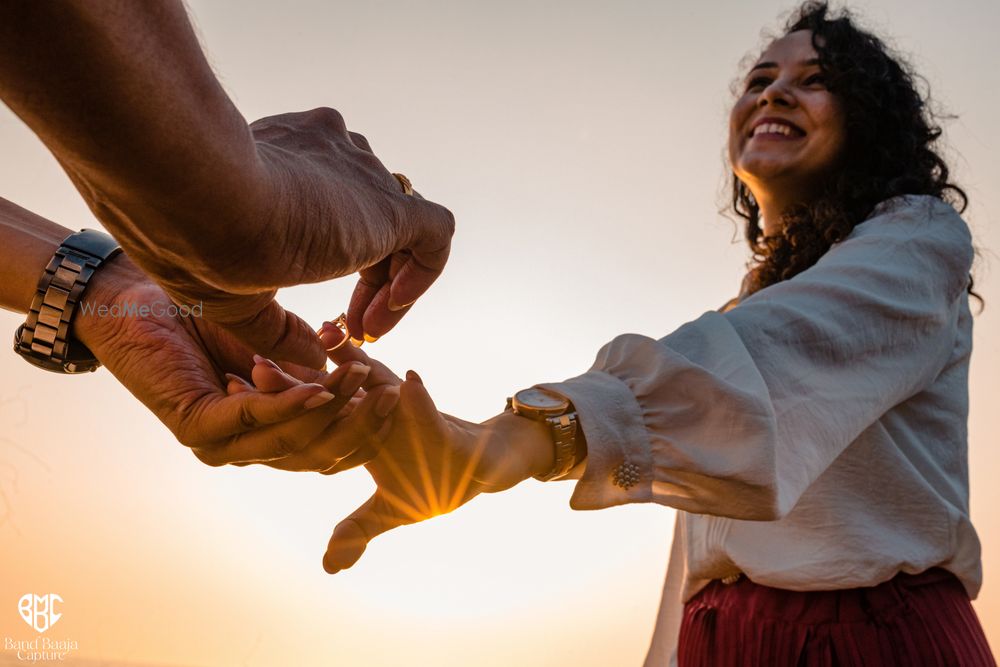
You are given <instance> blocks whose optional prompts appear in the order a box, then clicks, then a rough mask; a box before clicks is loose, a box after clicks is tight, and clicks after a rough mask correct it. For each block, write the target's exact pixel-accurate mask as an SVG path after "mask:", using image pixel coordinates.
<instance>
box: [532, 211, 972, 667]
mask: <svg viewBox="0 0 1000 667" xmlns="http://www.w3.org/2000/svg"><path fill="white" fill-rule="evenodd" d="M972 259H973V249H972V243H971V237H970V234H969V230H968V227H967V226H966V224H965V222H964V221H963V220H962V218H961V217H960V216H959V215H958V213H957V212H956V211H955V210H954V209H953V208H952V207H951V206H950V205H948V204H947V203H945V202H943V201H941V200H940V199H937V198H935V197H930V196H918V195H904V196H900V197H894V198H892V199H889V200H887V201H884V202H882V203H881V204H879V205H878V206H877V207H876V209H875V211H874V212H873V213H872V215H871V217H869V218H868V219H867V220H865V221H864V222H862V223H860V224H858V225H857V226H856V227H855V228H854V230H853V231H852V232H851V234H850V235H849V236H848V237H847V238H846V239H844V240H843V241H841V242H839V243H836V244H834V246H833V247H831V248H830V250H829V251H828V252H827V253H826V254H825V255H823V257H821V258H820V260H819V261H818V262H817V263H816V264H815V265H814V266H812V267H810V268H809V269H807V270H805V271H803V272H801V273H799V274H798V275H796V276H794V277H793V278H791V279H789V280H786V281H783V282H780V283H778V284H775V285H771V286H770V287H767V288H766V289H763V290H760V291H759V292H757V293H755V294H753V295H751V296H749V297H747V298H745V299H743V300H742V301H740V302H739V303H738V304H737V305H736V306H735V307H733V308H731V309H729V310H726V311H725V312H717V311H709V312H706V313H705V314H703V315H702V316H701V317H699V318H698V319H696V320H694V321H692V322H688V323H687V324H685V325H683V326H681V327H680V328H679V329H677V330H676V331H674V332H673V333H671V334H669V335H667V336H666V337H664V338H662V339H660V340H658V341H657V340H654V339H652V338H647V337H646V336H640V335H636V334H625V335H622V336H618V337H617V338H615V339H614V340H612V341H611V342H610V343H608V344H607V345H605V346H604V348H603V349H601V351H600V353H599V354H598V356H597V360H596V362H595V363H594V365H593V367H592V368H591V369H590V371H588V372H586V373H584V374H583V375H580V376H578V377H576V378H572V379H570V380H567V381H565V382H562V383H554V384H545V385H541V386H543V387H547V388H549V389H552V390H555V391H557V392H560V393H562V394H564V395H565V396H567V397H568V398H570V399H571V400H572V401H573V404H574V405H575V406H576V409H577V412H578V415H579V419H580V425H581V427H582V428H583V431H584V433H585V435H586V439H587V448H588V455H587V460H586V461H585V462H584V463H583V464H581V465H578V466H577V469H575V470H574V474H573V475H572V477H574V478H579V481H578V482H577V484H576V487H575V489H574V492H573V496H572V499H571V501H570V504H571V507H573V508H574V509H579V510H585V509H601V508H604V507H611V506H614V505H621V504H624V503H633V502H650V501H652V502H657V503H661V504H663V505H669V506H670V507H674V508H677V509H678V510H682V511H680V512H678V514H677V522H676V526H675V530H674V541H673V547H672V548H671V553H670V564H669V567H668V570H667V577H666V583H665V585H664V590H663V599H662V602H661V606H660V613H659V617H658V619H657V623H656V630H655V632H654V635H653V640H652V645H651V646H650V649H649V654H648V656H647V659H646V666H647V667H654V666H659V665H666V664H669V663H670V662H671V658H672V656H673V654H674V649H675V646H676V642H677V634H678V630H679V627H680V620H681V614H682V611H683V603H684V602H685V601H686V600H688V599H690V598H691V597H692V596H693V595H694V594H695V593H697V592H698V591H699V590H700V589H701V588H702V587H704V586H705V585H706V584H707V583H708V582H709V581H711V580H712V579H721V578H724V577H727V576H729V575H732V574H735V573H738V572H742V573H744V574H745V575H746V576H748V577H749V578H750V580H751V581H754V582H756V583H758V584H764V585H767V586H773V587H778V588H785V589H791V590H829V589H838V588H853V587H859V586H873V585H876V584H879V583H881V582H884V581H887V580H888V579H891V578H892V577H893V576H894V575H895V574H896V573H898V572H907V573H911V574H917V573H920V572H922V571H923V570H925V569H928V568H930V567H934V566H938V567H943V568H945V569H947V570H950V571H951V572H953V573H954V574H955V575H957V576H958V578H959V579H960V580H961V581H962V583H963V584H964V586H965V588H966V590H967V591H968V592H969V595H970V596H971V597H973V598H974V597H975V596H976V594H977V593H978V591H979V587H980V584H981V581H982V571H981V562H980V545H979V539H978V537H977V536H976V532H975V530H974V529H973V527H972V524H971V522H970V520H969V484H968V461H967V423H966V422H967V418H968V406H969V403H968V372H969V358H970V354H971V351H972V316H971V313H970V312H969V303H968V295H967V293H966V287H967V285H968V279H969V278H968V276H969V269H970V267H971V265H972ZM727 305H728V304H727ZM623 464H626V465H627V464H631V465H627V469H631V470H632V471H633V472H635V471H637V472H638V476H637V478H636V479H637V481H635V483H630V482H631V478H630V477H629V475H627V474H626V475H624V476H623V475H622V470H623V468H622V466H623ZM616 473H617V474H616ZM623 477H624V479H623ZM616 481H618V482H619V483H618V484H616V483H615V482H616Z"/></svg>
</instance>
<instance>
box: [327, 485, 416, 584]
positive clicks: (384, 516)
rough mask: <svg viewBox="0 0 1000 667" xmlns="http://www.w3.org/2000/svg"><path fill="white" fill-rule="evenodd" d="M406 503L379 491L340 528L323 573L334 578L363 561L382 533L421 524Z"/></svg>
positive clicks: (340, 525)
mask: <svg viewBox="0 0 1000 667" xmlns="http://www.w3.org/2000/svg"><path fill="white" fill-rule="evenodd" d="M422 518H423V517H420V516H419V515H417V514H414V513H413V512H411V511H410V510H409V508H408V506H407V505H406V503H405V502H402V501H400V500H399V499H398V498H395V497H394V496H392V495H391V494H389V493H387V492H385V491H383V490H382V489H379V490H377V491H376V492H375V493H374V495H372V497H371V498H369V499H368V500H367V501H366V502H365V504H364V505H362V506H361V507H359V508H358V509H357V510H355V511H354V513H353V514H351V515H350V516H349V517H347V518H346V519H344V520H343V521H341V522H340V523H338V524H337V527H336V528H334V529H333V535H332V536H331V537H330V542H329V543H328V544H327V547H326V554H324V556H323V569H324V570H326V571H327V572H329V573H330V574H336V573H337V572H340V571H341V570H345V569H347V568H349V567H351V566H352V565H354V564H355V563H356V562H358V559H359V558H361V555H362V554H363V553H364V552H365V549H366V548H367V547H368V543H369V542H370V541H371V540H373V539H375V538H376V537H378V536H379V535H381V534H382V533H384V532H386V531H388V530H392V529H393V528H398V527H399V526H404V525H407V524H411V523H416V522H417V521H420V520H421V519H422Z"/></svg>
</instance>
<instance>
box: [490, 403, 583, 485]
mask: <svg viewBox="0 0 1000 667" xmlns="http://www.w3.org/2000/svg"><path fill="white" fill-rule="evenodd" d="M507 410H509V411H511V412H513V413H514V414H516V415H519V416H521V417H526V418H528V419H533V420H535V421H538V422H542V423H543V424H545V425H547V426H548V427H549V432H550V433H551V435H552V442H553V445H554V447H555V463H554V465H553V466H552V469H551V470H550V471H549V472H547V473H546V474H544V475H535V479H537V480H539V481H542V482H548V481H552V480H557V479H560V478H562V477H565V476H566V475H567V474H568V473H569V471H570V470H572V469H573V466H575V465H576V464H577V463H578V460H579V459H580V458H581V454H580V450H581V447H580V444H581V441H582V434H581V433H580V427H579V420H578V419H577V416H576V410H575V409H574V407H573V404H572V403H571V402H570V401H569V399H567V398H566V397H564V396H560V395H559V394H556V393H555V392H551V391H548V390H546V389H542V388H540V387H531V388H529V389H522V390H521V391H519V392H517V393H516V394H514V396H513V397H511V398H508V399H507Z"/></svg>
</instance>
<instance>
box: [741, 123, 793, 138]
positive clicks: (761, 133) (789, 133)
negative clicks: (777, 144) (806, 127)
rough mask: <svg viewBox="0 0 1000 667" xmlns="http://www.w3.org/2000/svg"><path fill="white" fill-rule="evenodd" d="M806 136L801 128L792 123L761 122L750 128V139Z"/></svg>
mask: <svg viewBox="0 0 1000 667" xmlns="http://www.w3.org/2000/svg"><path fill="white" fill-rule="evenodd" d="M804 136H806V133H805V132H804V131H803V130H800V129H799V128H798V127H795V126H793V125H786V124H784V123H768V122H765V123H762V124H760V125H758V126H756V127H754V128H753V129H751V130H750V139H756V138H758V137H760V138H765V137H766V138H768V139H788V140H791V139H801V138H802V137H804Z"/></svg>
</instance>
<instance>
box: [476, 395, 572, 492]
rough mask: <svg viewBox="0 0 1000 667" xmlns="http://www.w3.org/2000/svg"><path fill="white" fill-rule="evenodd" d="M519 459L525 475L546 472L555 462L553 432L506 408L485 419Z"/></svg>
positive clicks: (494, 433) (488, 426)
mask: <svg viewBox="0 0 1000 667" xmlns="http://www.w3.org/2000/svg"><path fill="white" fill-rule="evenodd" d="M483 426H484V427H487V429H488V431H489V433H490V434H491V437H494V438H499V439H500V440H501V442H502V443H503V446H505V447H506V448H507V449H508V450H509V451H510V452H511V453H512V454H513V456H514V457H515V459H516V460H517V461H518V462H519V464H520V468H521V470H522V471H523V472H522V474H523V476H524V479H528V478H529V477H535V476H540V475H544V474H545V473H547V472H549V471H550V470H552V467H553V466H554V465H555V447H554V446H553V444H552V434H551V432H550V430H549V428H548V426H546V425H545V424H544V423H542V422H539V421H535V420H534V419H528V418H526V417H521V416H518V415H516V414H514V413H513V412H503V413H501V414H499V415H497V416H496V417H493V418H492V419H490V420H489V421H487V422H484V423H483Z"/></svg>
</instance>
